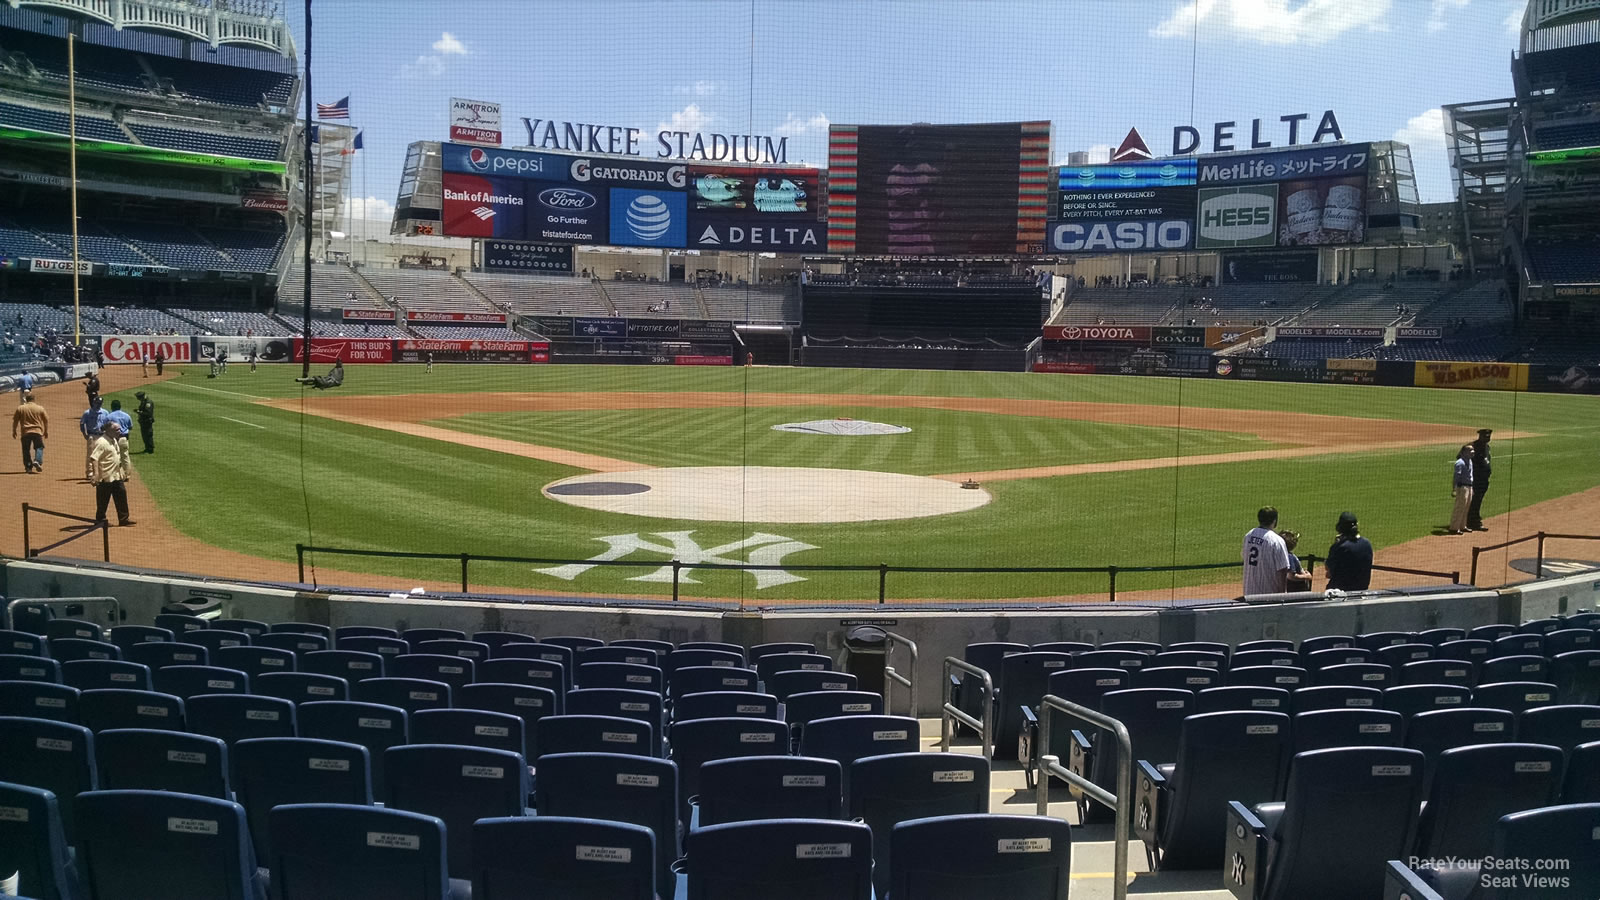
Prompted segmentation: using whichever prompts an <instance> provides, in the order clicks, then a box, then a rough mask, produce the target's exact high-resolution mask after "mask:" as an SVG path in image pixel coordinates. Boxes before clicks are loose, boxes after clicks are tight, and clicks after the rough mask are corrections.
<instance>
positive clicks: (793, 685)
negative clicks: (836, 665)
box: [765, 669, 860, 700]
mask: <svg viewBox="0 0 1600 900" xmlns="http://www.w3.org/2000/svg"><path fill="white" fill-rule="evenodd" d="M765 684H766V687H767V693H769V694H771V695H773V696H774V697H777V698H778V699H779V700H787V699H789V698H790V697H792V696H794V695H795V694H807V693H810V692H812V691H853V690H857V689H858V688H859V687H860V683H859V682H858V681H857V679H856V676H854V675H852V674H850V673H849V672H819V671H816V670H815V669H788V670H785V671H781V672H778V673H776V674H774V675H773V676H772V678H771V679H768V680H767V681H766V682H765Z"/></svg>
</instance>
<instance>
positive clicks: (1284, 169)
mask: <svg viewBox="0 0 1600 900" xmlns="http://www.w3.org/2000/svg"><path fill="white" fill-rule="evenodd" d="M1371 158H1372V145H1371V144H1334V145H1325V146H1312V147H1302V148H1290V149H1285V150H1269V151H1264V152H1261V153H1232V154H1229V155H1227V156H1202V157H1200V183H1201V184H1215V183H1217V182H1232V183H1235V184H1249V183H1252V182H1264V181H1289V180H1291V179H1297V178H1321V177H1324V176H1330V175H1331V176H1340V177H1342V176H1346V175H1366V174H1367V162H1368V161H1369V160H1370V159H1371Z"/></svg>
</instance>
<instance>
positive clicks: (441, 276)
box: [361, 269, 495, 313]
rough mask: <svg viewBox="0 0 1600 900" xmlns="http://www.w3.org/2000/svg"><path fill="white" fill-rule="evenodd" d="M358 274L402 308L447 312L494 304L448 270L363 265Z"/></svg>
mask: <svg viewBox="0 0 1600 900" xmlns="http://www.w3.org/2000/svg"><path fill="white" fill-rule="evenodd" d="M361 274H362V277H364V278H366V279H367V283H368V284H370V285H372V286H373V287H374V288H377V290H378V293H380V294H382V295H383V296H385V297H389V298H392V299H394V300H395V302H396V303H397V304H398V305H399V306H400V307H401V308H402V309H427V310H442V311H450V312H475V313H486V312H494V311H495V310H494V307H492V306H490V305H489V304H487V303H485V302H483V301H482V300H481V299H479V298H478V297H477V296H476V295H475V294H473V293H472V291H471V289H469V288H468V287H467V286H466V285H465V284H463V283H462V282H461V281H460V279H458V278H456V277H455V276H454V275H451V274H450V273H448V272H429V271H426V270H421V269H406V270H402V269H363V270H362V272H361Z"/></svg>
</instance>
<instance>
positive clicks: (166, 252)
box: [106, 222, 238, 271]
mask: <svg viewBox="0 0 1600 900" xmlns="http://www.w3.org/2000/svg"><path fill="white" fill-rule="evenodd" d="M106 230H108V231H110V232H111V233H112V234H115V235H116V236H117V237H120V238H122V239H123V240H124V241H127V242H128V243H129V244H132V245H133V246H134V247H136V248H138V249H139V250H140V251H141V252H143V253H144V254H145V255H146V256H148V257H150V258H151V259H154V260H156V261H157V262H159V263H161V264H162V265H164V266H171V267H172V268H174V269H199V270H203V271H204V270H212V269H218V270H222V269H227V270H233V269H237V268H238V265H237V264H236V263H235V262H234V261H233V260H231V259H229V258H227V257H226V256H223V255H222V254H221V253H220V252H218V251H217V249H216V248H215V247H213V246H211V245H210V244H209V243H207V242H206V240H205V238H203V237H201V236H200V235H199V234H198V233H197V232H195V231H194V229H192V228H188V227H185V226H182V225H156V224H153V223H139V222H117V223H115V224H111V225H108V226H107V229H106Z"/></svg>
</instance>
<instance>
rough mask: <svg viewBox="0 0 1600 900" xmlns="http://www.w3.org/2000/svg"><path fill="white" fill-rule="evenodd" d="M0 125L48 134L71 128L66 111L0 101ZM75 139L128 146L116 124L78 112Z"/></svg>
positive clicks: (126, 138)
mask: <svg viewBox="0 0 1600 900" xmlns="http://www.w3.org/2000/svg"><path fill="white" fill-rule="evenodd" d="M0 125H12V126H15V127H17V128H27V129H29V130H31V131H44V132H49V133H50V134H67V133H68V131H69V129H71V127H72V125H71V123H70V122H69V121H68V119H67V111H66V110H65V109H59V110H57V109H45V108H42V107H38V106H25V105H23V104H21V103H14V102H10V101H0ZM78 139H79V140H91V141H115V142H117V143H119V144H127V143H130V141H129V140H128V135H127V134H126V133H125V132H123V130H122V129H121V128H118V127H117V123H116V122H113V121H112V120H111V119H109V118H106V117H104V116H97V115H93V114H90V113H85V112H83V111H82V110H80V111H79V112H78Z"/></svg>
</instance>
